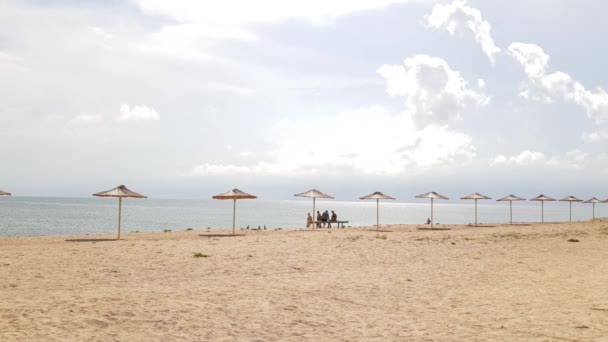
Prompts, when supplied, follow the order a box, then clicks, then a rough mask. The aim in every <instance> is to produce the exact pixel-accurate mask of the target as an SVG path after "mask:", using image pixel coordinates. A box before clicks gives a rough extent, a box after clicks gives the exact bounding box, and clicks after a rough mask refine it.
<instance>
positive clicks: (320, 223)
mask: <svg viewBox="0 0 608 342" xmlns="http://www.w3.org/2000/svg"><path fill="white" fill-rule="evenodd" d="M336 221H338V215H337V214H336V212H334V211H333V210H332V211H331V216H330V215H329V212H328V211H327V210H325V211H324V212H323V214H321V212H319V211H318V210H317V221H316V225H317V228H325V227H326V226H327V228H331V223H332V222H336ZM314 224H315V223H314V220H313V218H312V215H310V213H308V217H307V218H306V228H312V227H313V225H314Z"/></svg>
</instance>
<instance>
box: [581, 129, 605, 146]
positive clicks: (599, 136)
mask: <svg viewBox="0 0 608 342" xmlns="http://www.w3.org/2000/svg"><path fill="white" fill-rule="evenodd" d="M581 139H582V140H583V141H584V142H586V143H594V142H598V141H603V140H607V139H608V129H601V130H597V131H594V132H584V133H583V134H582V135H581Z"/></svg>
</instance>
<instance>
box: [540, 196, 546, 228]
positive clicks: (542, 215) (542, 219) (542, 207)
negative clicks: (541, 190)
mask: <svg viewBox="0 0 608 342" xmlns="http://www.w3.org/2000/svg"><path fill="white" fill-rule="evenodd" d="M540 222H541V223H545V201H540Z"/></svg>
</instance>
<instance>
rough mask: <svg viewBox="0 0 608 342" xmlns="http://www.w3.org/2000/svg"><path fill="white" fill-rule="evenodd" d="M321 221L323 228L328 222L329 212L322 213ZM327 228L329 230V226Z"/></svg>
mask: <svg viewBox="0 0 608 342" xmlns="http://www.w3.org/2000/svg"><path fill="white" fill-rule="evenodd" d="M321 221H323V228H325V224H326V223H327V221H329V212H327V210H325V211H324V212H323V216H321ZM328 228H331V225H330V226H329V227H328Z"/></svg>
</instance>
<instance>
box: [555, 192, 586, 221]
mask: <svg viewBox="0 0 608 342" xmlns="http://www.w3.org/2000/svg"><path fill="white" fill-rule="evenodd" d="M582 201H583V200H582V199H580V198H576V197H574V196H566V197H564V198H562V199H560V202H570V222H572V202H582Z"/></svg>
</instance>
